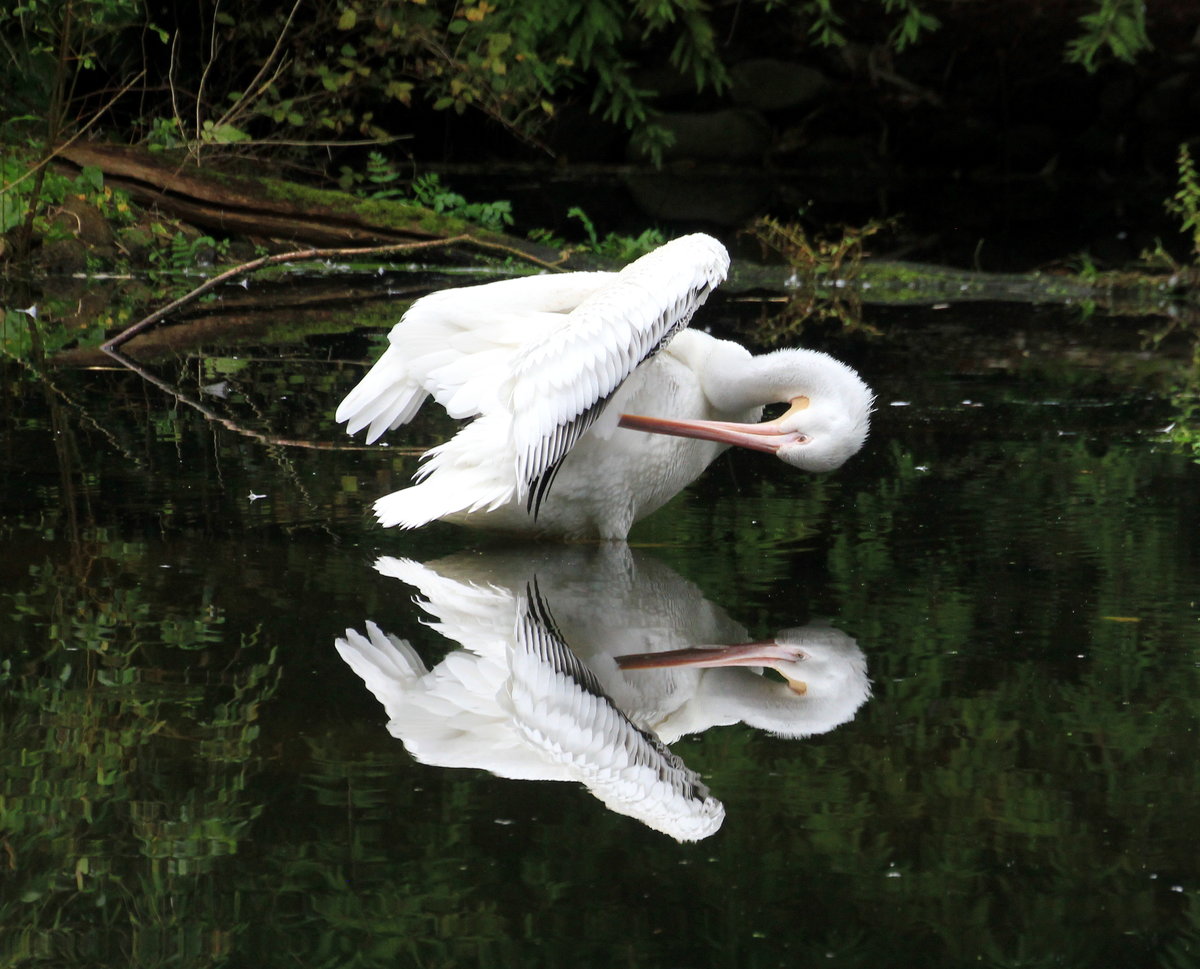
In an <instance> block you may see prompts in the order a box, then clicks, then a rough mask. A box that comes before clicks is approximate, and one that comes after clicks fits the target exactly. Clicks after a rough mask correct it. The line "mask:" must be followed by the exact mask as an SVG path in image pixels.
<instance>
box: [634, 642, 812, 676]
mask: <svg viewBox="0 0 1200 969" xmlns="http://www.w3.org/2000/svg"><path fill="white" fill-rule="evenodd" d="M803 658H804V652H803V650H801V649H799V648H798V647H796V646H787V645H783V644H781V643H777V642H776V641H775V640H773V639H767V640H764V641H762V642H758V643H738V644H737V645H734V646H689V647H688V648H687V649H668V650H665V651H663V652H661V653H628V654H626V655H625V656H618V657H616V660H617V665H618V666H619V667H621V669H623V670H654V669H664V668H666V667H669V666H696V667H711V666H773V665H774V664H775V663H795V662H796V661H797V660H801V659H803Z"/></svg>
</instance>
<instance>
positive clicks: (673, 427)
mask: <svg viewBox="0 0 1200 969" xmlns="http://www.w3.org/2000/svg"><path fill="white" fill-rule="evenodd" d="M791 404H792V406H791V407H789V408H788V409H787V411H786V412H785V413H783V414H781V415H780V416H779V417H777V418H775V419H774V420H771V421H763V422H762V423H761V424H738V423H735V422H732V421H700V420H694V421H673V420H668V419H666V418H663V417H643V416H642V415H640V414H622V415H621V420H620V425H621V427H627V428H629V429H630V430H634V431H646V432H647V433H649V434H671V435H674V436H675V437H694V438H698V439H699V440H701V441H716V442H717V443H719V444H729V445H733V446H735V447H744V448H749V449H750V450H752V451H766V452H767V453H769V454H774V453H775V452H776V451H778V450H779V448H780V447H782V446H783V445H785V444H796V443H802V442H803V441H804V440H805V439H806V437H807V435H805V434H801V433H800V432H798V431H789V430H785V429H784V428H785V426H786V422H787V421H788V419H789V418H791V417H792V416H793V415H794V414H797V413H798V412H800V411H802V410H804V409H805V408H806V407H807V406H808V398H807V397H795V398H793V399H792V401H791Z"/></svg>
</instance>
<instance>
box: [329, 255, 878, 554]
mask: <svg viewBox="0 0 1200 969" xmlns="http://www.w3.org/2000/svg"><path fill="white" fill-rule="evenodd" d="M728 268H729V255H728V253H727V252H726V251H725V248H724V247H723V246H722V245H721V244H720V243H719V242H718V241H717V240H715V239H713V238H711V237H709V236H706V235H703V234H695V235H689V236H684V237H682V238H680V239H676V240H674V241H672V242H668V243H667V244H665V245H663V246H660V247H659V248H658V249H656V250H654V251H653V252H650V253H648V254H647V255H645V256H642V257H641V258H640V259H637V260H635V261H634V262H632V263H630V264H629V265H628V266H626V267H625V268H624V269H622V270H621V271H620V272H617V273H607V272H576V273H562V274H558V275H542V276H530V277H523V278H518V279H507V280H502V281H499V282H493V283H485V284H482V285H479V286H470V287H462V288H456V289H447V290H442V291H440V292H436V293H431V294H430V295H428V296H425V297H423V298H421V299H419V300H417V301H416V302H415V303H413V305H412V307H411V308H410V309H409V310H408V312H407V313H406V314H405V315H404V317H403V318H402V319H401V320H400V322H399V323H398V324H396V326H395V327H393V329H392V331H391V334H390V336H389V345H388V348H387V349H386V350H385V351H384V353H383V355H382V356H381V357H380V358H379V360H378V361H376V363H375V365H374V366H373V367H372V368H371V369H370V370H369V371H368V372H367V374H366V375H365V376H364V377H363V379H362V380H361V381H360V383H359V384H358V385H357V386H356V387H355V388H354V389H353V390H352V391H351V392H350V393H349V394H348V395H347V397H346V399H345V400H343V401H342V403H341V405H340V406H339V407H338V409H337V414H336V418H337V420H338V421H339V422H345V423H346V424H347V431H348V432H349V433H350V434H356V433H357V432H358V431H360V430H363V429H366V432H367V433H366V438H367V441H368V443H371V442H373V441H375V440H377V439H378V438H379V437H380V436H381V435H383V434H384V433H385V432H387V431H389V430H393V429H395V428H397V427H400V426H401V425H403V424H405V423H406V422H408V421H409V420H411V419H412V417H413V416H414V415H415V414H416V413H417V411H418V409H419V408H420V407H421V405H422V404H423V403H424V401H425V400H426V398H427V397H429V396H432V397H433V398H434V399H435V400H436V401H437V402H438V403H439V404H441V405H442V407H444V408H445V410H446V412H447V413H448V414H449V415H450V416H451V417H454V418H457V419H463V420H470V423H469V424H467V425H466V426H465V427H464V428H463V429H462V430H460V431H459V432H458V434H456V435H455V436H454V437H453V438H451V439H450V440H449V441H447V442H446V443H444V444H441V445H439V446H437V447H435V448H432V449H430V451H429V452H427V454H426V455H425V456H424V459H423V464H422V466H421V468H420V469H419V471H418V472H417V475H416V479H417V484H415V485H413V486H412V487H409V488H405V489H403V490H401V491H396V492H393V493H392V494H389V495H385V496H383V497H382V498H380V499H379V500H378V501H376V502H375V514H376V517H377V518H378V520H379V522H380V523H381V524H383V525H397V526H400V527H402V528H415V527H418V526H420V525H424V524H426V523H428V522H431V521H434V520H437V519H443V520H446V521H451V522H456V523H459V524H464V525H472V526H482V527H487V528H494V529H500V530H504V531H510V532H518V533H523V534H526V535H540V536H554V537H559V538H567V539H586V538H601V539H611V540H621V539H624V538H625V537H626V535H627V534H628V532H629V529H630V527H631V526H632V525H633V523H634V522H635V521H638V520H639V519H641V518H644V517H645V516H646V515H649V514H650V513H651V512H653V511H655V510H657V509H658V508H660V507H661V506H662V505H664V504H666V503H667V502H668V501H669V500H670V499H671V498H672V497H674V496H675V495H676V494H677V493H678V492H679V491H680V490H682V489H683V488H684V487H686V486H687V485H688V484H689V483H691V482H692V481H693V480H695V479H696V478H697V477H698V476H699V475H700V474H702V473H703V471H704V469H705V468H707V467H708V465H709V464H710V463H711V462H712V461H713V459H714V458H716V456H717V455H718V454H719V453H720V452H721V451H723V450H724V449H725V448H727V447H729V446H731V445H735V446H740V447H745V448H750V449H753V450H759V451H765V452H768V453H772V454H774V455H776V456H777V457H779V458H780V459H782V460H783V461H785V462H787V463H789V464H792V465H794V466H796V467H799V468H802V469H804V470H810V471H829V470H832V469H834V468H837V467H839V466H840V465H841V464H842V463H843V462H844V461H845V460H846V459H847V458H849V457H850V456H851V455H852V454H854V453H855V452H857V451H858V450H859V449H860V448H861V447H862V445H863V442H864V441H865V439H866V435H867V429H868V422H869V415H870V410H871V402H872V395H871V391H870V389H869V388H868V387H867V385H866V384H865V383H864V382H863V381H862V379H861V378H860V377H859V376H858V374H857V373H855V372H854V370H852V369H851V368H850V367H848V366H846V365H845V364H843V363H841V362H839V361H837V360H835V359H833V358H832V357H830V356H828V355H826V354H824V353H820V352H818V351H814V350H803V349H789V350H777V351H775V352H773V353H768V354H763V355H761V356H754V355H752V354H751V353H750V352H749V351H747V350H746V349H745V348H744V347H742V346H740V345H738V344H736V343H732V342H729V341H726V340H718V339H716V338H714V337H712V336H709V335H708V334H706V333H702V332H700V331H698V330H691V329H687V326H688V324H689V323H690V321H691V319H692V315H693V313H695V311H696V310H697V308H698V307H700V306H701V305H702V304H703V303H704V301H705V300H706V299H707V297H708V294H709V293H710V292H711V291H712V290H713V289H714V288H715V287H716V286H717V285H719V284H720V282H721V281H722V280H723V279H724V278H725V275H726V273H727V272H728ZM777 402H783V403H788V404H790V409H789V410H788V411H787V412H786V413H785V414H784V415H783V416H781V417H779V418H777V419H775V420H773V421H768V422H765V423H758V421H759V420H760V418H761V417H762V411H763V408H764V406H765V405H767V404H770V403H777Z"/></svg>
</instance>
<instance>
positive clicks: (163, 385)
mask: <svg viewBox="0 0 1200 969" xmlns="http://www.w3.org/2000/svg"><path fill="white" fill-rule="evenodd" d="M100 349H102V350H103V351H104V352H105V353H106V354H108V355H109V356H110V357H112V359H114V360H115V361H117V363H119V364H120V365H121V366H122V367H125V368H126V369H128V370H132V371H133V372H134V373H135V374H137V375H138V376H139V377H141V378H142V379H143V380H145V381H146V382H147V383H150V384H153V385H154V386H155V387H157V388H158V389H159V390H161V391H163V392H164V393H166V394H169V395H170V396H171V397H174V398H175V399H176V400H177V401H179V403H181V404H185V405H186V406H188V407H190V408H192V409H193V410H195V411H197V412H198V413H200V414H202V415H203V416H204V417H205V418H207V419H208V420H210V421H212V422H213V423H216V424H220V425H221V426H222V427H225V428H227V429H229V430H231V431H233V432H234V433H235V434H241V435H242V436H243V437H249V438H253V439H254V440H256V441H261V442H262V443H264V444H272V445H277V446H279V447H297V448H307V449H309V450H312V451H376V450H378V446H377V445H373V444H334V443H332V442H330V441H307V440H303V439H301V438H292V437H280V436H279V435H277V434H268V433H266V432H265V431H256V430H254V429H253V428H250V427H246V426H244V425H243V424H241V423H239V422H238V421H236V420H234V419H233V418H232V417H227V416H226V415H224V414H220V413H218V412H217V411H216V410H214V409H213V408H211V407H209V406H208V405H206V404H203V403H201V402H200V401H198V400H195V399H194V398H192V397H190V396H188V395H187V394H185V393H184V392H183V391H182V390H180V389H179V388H178V387H174V386H172V385H171V384H169V383H168V382H167V381H165V380H163V379H162V378H161V377H159V376H156V375H155V374H153V373H151V372H150V371H149V370H148V369H146V368H145V367H143V366H142V365H141V364H140V363H138V362H137V361H136V360H134V359H132V358H131V357H128V356H126V355H125V354H124V353H122V352H121V351H120V350H116V349H113V348H111V347H109V346H107V345H106V346H103V347H101V348H100ZM388 451H389V452H391V453H392V454H403V455H421V454H424V453H425V448H421V447H390V448H388Z"/></svg>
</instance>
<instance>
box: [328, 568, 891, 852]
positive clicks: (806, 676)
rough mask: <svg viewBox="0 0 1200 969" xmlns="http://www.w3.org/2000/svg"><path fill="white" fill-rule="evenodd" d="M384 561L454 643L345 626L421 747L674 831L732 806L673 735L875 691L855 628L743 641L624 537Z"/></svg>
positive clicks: (367, 672)
mask: <svg viewBox="0 0 1200 969" xmlns="http://www.w3.org/2000/svg"><path fill="white" fill-rule="evenodd" d="M375 568H376V569H377V570H378V571H379V572H380V573H381V574H383V575H387V576H391V577H393V578H396V579H399V580H401V581H402V582H404V583H406V584H407V585H410V586H412V587H413V588H415V589H416V590H417V592H418V593H419V598H418V599H417V602H418V604H419V605H420V607H421V608H422V609H423V610H424V611H425V612H426V613H428V615H429V616H430V617H431V621H429V623H428V624H429V625H430V626H431V627H432V628H433V629H435V630H436V631H437V632H439V633H440V634H441V635H443V636H445V637H446V638H447V639H449V640H451V641H453V642H455V643H457V644H458V645H459V646H460V647H461V648H459V649H455V650H453V651H452V652H450V653H449V654H448V655H447V656H446V657H445V658H444V659H443V660H442V661H441V662H439V663H438V664H436V665H435V666H434V667H433V668H432V669H430V668H428V667H426V665H425V663H424V661H423V660H422V659H421V657H420V656H419V655H418V654H417V652H416V651H415V650H414V649H413V648H412V646H411V645H410V644H409V643H408V642H407V641H405V640H403V639H400V638H398V637H396V636H392V635H389V634H387V633H385V632H383V631H382V630H380V629H379V627H378V626H376V625H375V624H374V623H371V622H368V623H367V625H366V634H365V635H364V634H362V633H359V632H357V631H355V630H353V629H348V630H346V636H345V638H344V639H339V640H338V641H337V649H338V652H339V653H340V654H341V656H342V658H343V659H344V660H345V661H346V662H347V664H348V665H350V667H351V668H352V669H354V671H355V672H356V673H357V674H358V675H359V676H360V677H361V678H362V680H363V682H364V683H365V684H366V686H367V688H368V689H369V690H370V691H371V692H372V693H373V694H374V695H375V697H376V698H377V699H378V700H379V701H380V703H382V704H383V706H384V709H385V711H386V714H387V717H388V721H389V722H388V730H389V731H390V732H391V734H392V735H393V736H395V737H396V738H398V739H399V740H401V741H403V743H404V745H405V747H406V748H407V749H408V751H409V753H410V754H412V756H413V757H414V758H416V759H417V760H419V761H421V762H422V763H426V764H431V765H437V766H443V767H473V768H482V769H485V770H488V771H491V772H492V773H495V774H498V775H500V776H502V777H510V778H520V779H541V780H569V781H578V782H580V783H582V784H583V785H584V786H585V787H587V788H588V790H589V791H590V792H591V793H592V794H593V795H594V796H595V797H597V798H598V799H599V800H601V801H602V802H603V803H604V804H605V805H607V806H608V807H609V808H610V809H612V810H614V811H616V812H618V813H620V814H624V815H627V816H629V817H633V818H636V819H637V820H639V821H641V822H642V823H644V824H646V825H647V826H649V827H651V828H653V829H655V830H657V831H661V832H663V833H666V834H668V835H670V836H671V837H674V838H676V839H678V840H681V841H695V840H699V839H701V838H705V837H708V836H709V835H711V834H713V833H714V832H715V831H716V830H717V829H718V828H719V827H720V825H721V822H722V820H723V819H724V807H723V806H722V805H721V803H720V802H719V801H718V800H716V799H715V798H714V797H712V795H711V794H710V793H709V791H708V788H707V787H706V786H705V785H704V783H703V782H702V781H701V779H700V778H699V776H698V775H697V774H696V772H695V771H693V770H692V769H691V768H689V767H688V766H687V765H686V764H684V763H683V761H682V760H680V759H679V757H678V756H677V755H676V754H674V753H673V752H672V751H671V750H670V749H668V747H667V746H666V745H667V744H670V743H673V742H674V741H675V740H677V739H679V738H680V737H682V736H684V735H686V734H692V733H699V732H701V731H703V730H707V729H709V728H710V727H713V726H718V725H724V724H733V723H739V722H740V723H746V724H749V725H751V726H754V727H757V728H760V729H763V730H767V731H769V732H771V733H773V734H777V735H780V736H786V737H804V736H810V735H812V734H817V733H822V732H825V731H827V730H831V729H833V728H834V727H836V726H837V725H839V724H841V723H844V722H846V721H847V720H849V719H850V718H851V717H853V715H854V713H855V711H856V710H857V709H858V708H859V707H860V706H861V705H862V704H863V702H865V700H866V699H867V697H868V696H869V693H870V687H869V682H868V680H867V675H866V663H865V660H864V658H863V655H862V652H861V651H860V650H859V648H858V647H857V645H856V644H855V643H854V641H853V640H852V639H851V638H850V637H849V636H847V635H846V634H845V633H842V632H841V631H839V630H837V629H834V628H832V627H830V626H824V625H816V626H806V627H802V628H798V629H789V630H785V631H783V632H782V633H780V634H778V635H777V636H775V637H774V638H773V639H771V640H768V641H765V642H757V643H747V642H745V640H746V639H747V638H748V637H747V634H746V630H745V629H744V628H743V627H742V626H741V625H739V624H738V623H736V622H735V621H733V620H732V619H731V618H730V617H729V616H728V615H727V614H726V613H725V612H724V611H723V610H722V609H721V608H720V607H719V606H717V605H715V604H713V603H712V602H709V601H708V600H707V599H705V598H704V596H703V594H702V593H701V592H700V590H699V589H698V588H697V587H696V586H695V585H693V584H692V583H691V582H688V581H687V580H686V579H684V578H682V577H681V576H680V575H678V574H677V573H676V572H674V571H673V570H672V569H670V568H669V567H667V566H665V565H663V564H662V563H661V562H659V561H658V560H657V559H654V558H653V557H651V556H648V555H641V554H638V553H637V552H635V551H634V550H631V549H629V548H628V546H624V545H618V546H615V547H612V546H609V545H607V544H606V545H602V546H598V547H591V548H582V547H567V548H547V549H536V550H535V549H521V550H519V551H514V552H503V553H488V554H478V553H473V554H466V553H464V554H460V555H454V556H450V557H447V558H443V559H439V560H437V561H434V562H430V563H427V564H424V565H422V564H419V563H417V562H413V561H411V560H408V559H396V558H387V557H385V558H381V559H379V560H378V561H377V562H376V563H375ZM765 667H772V668H774V669H776V670H778V671H779V672H780V673H781V674H782V677H781V678H775V677H773V676H765V675H763V669H764V668H765Z"/></svg>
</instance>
